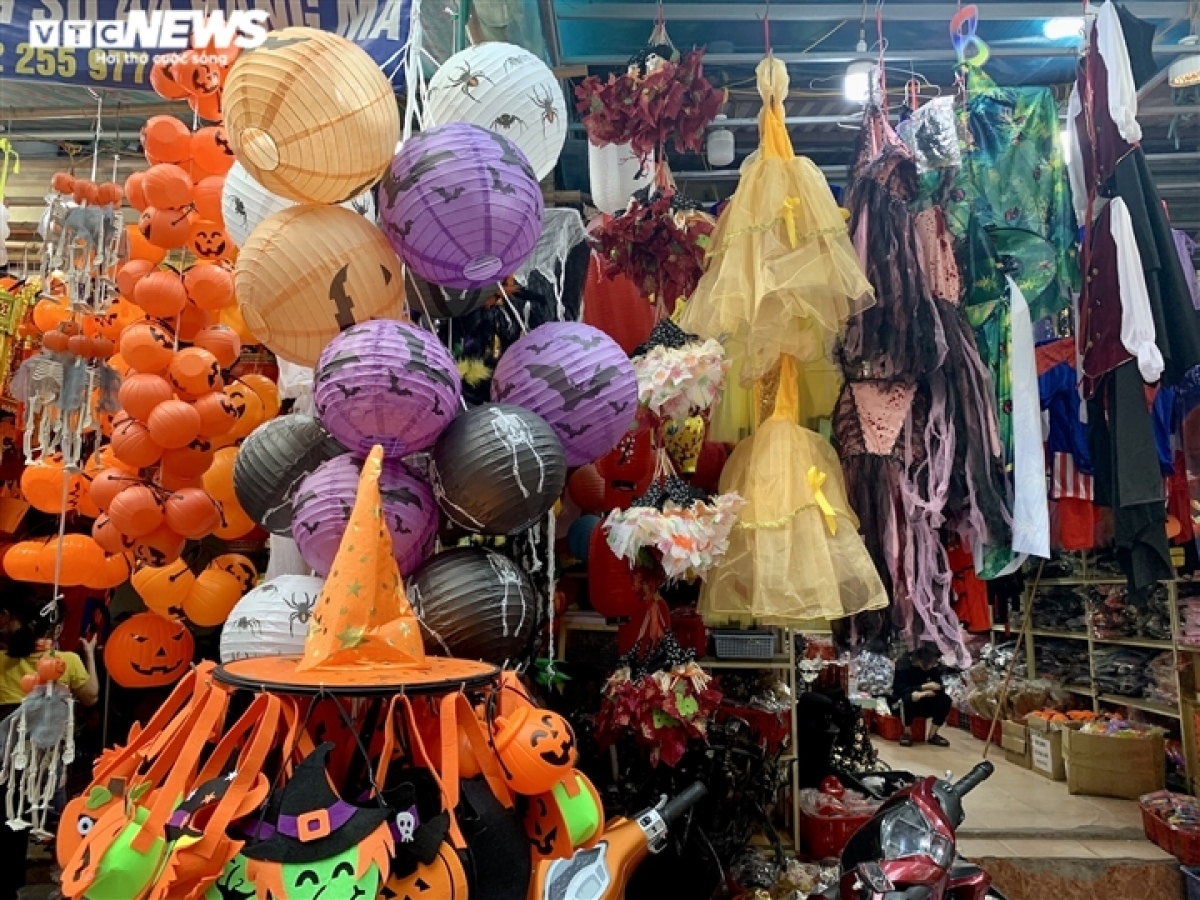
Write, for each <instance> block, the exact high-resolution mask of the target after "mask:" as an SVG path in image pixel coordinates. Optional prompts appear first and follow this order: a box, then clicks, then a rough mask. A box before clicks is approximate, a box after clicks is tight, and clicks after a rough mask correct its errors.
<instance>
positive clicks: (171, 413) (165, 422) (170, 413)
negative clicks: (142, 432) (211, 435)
mask: <svg viewBox="0 0 1200 900" xmlns="http://www.w3.org/2000/svg"><path fill="white" fill-rule="evenodd" d="M146 427H147V428H149V430H150V437H152V438H153V439H154V443H156V444H158V445H159V446H160V447H162V448H163V449H164V450H178V449H179V448H180V447H186V446H187V445H188V444H189V443H191V442H192V441H194V440H195V439H196V438H197V437H198V436H199V435H200V413H198V412H196V410H194V409H192V404H190V403H186V402H184V401H183V400H168V401H167V402H166V403H160V404H159V405H158V406H156V407H155V408H154V411H153V412H151V413H150V420H149V421H148V422H147V423H146Z"/></svg>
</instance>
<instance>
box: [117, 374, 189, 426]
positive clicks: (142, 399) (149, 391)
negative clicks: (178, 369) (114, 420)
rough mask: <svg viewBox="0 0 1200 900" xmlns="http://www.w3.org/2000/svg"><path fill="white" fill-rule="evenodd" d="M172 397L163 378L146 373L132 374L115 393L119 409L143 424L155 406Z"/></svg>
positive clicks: (171, 392) (168, 386)
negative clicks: (119, 405)
mask: <svg viewBox="0 0 1200 900" xmlns="http://www.w3.org/2000/svg"><path fill="white" fill-rule="evenodd" d="M174 397H175V392H174V391H173V390H172V389H171V385H170V383H169V382H168V381H167V380H166V379H165V378H163V377H162V376H161V375H151V374H150V373H148V372H134V373H133V374H132V375H130V376H129V377H128V378H126V379H125V380H124V381H123V382H121V389H120V391H118V392H117V401H118V402H119V403H120V404H121V409H123V410H125V412H127V413H129V415H131V416H133V418H135V419H137V420H138V421H139V422H141V423H143V424H145V423H146V421H147V420H148V419H149V418H150V413H152V412H153V411H154V408H155V407H156V406H158V405H159V404H160V403H166V402H167V401H168V400H171V399H174Z"/></svg>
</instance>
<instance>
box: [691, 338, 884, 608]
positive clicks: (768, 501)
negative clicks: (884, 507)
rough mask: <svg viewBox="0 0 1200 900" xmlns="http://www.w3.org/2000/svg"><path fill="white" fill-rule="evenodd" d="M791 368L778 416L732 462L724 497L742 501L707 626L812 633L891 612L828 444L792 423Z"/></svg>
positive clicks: (704, 597)
mask: <svg viewBox="0 0 1200 900" xmlns="http://www.w3.org/2000/svg"><path fill="white" fill-rule="evenodd" d="M796 383H797V377H796V369H795V362H794V361H793V360H792V358H791V357H790V356H786V355H785V356H784V357H783V358H782V360H781V365H780V372H779V388H778V390H777V392H776V394H775V405H774V412H773V413H772V414H771V416H770V417H769V418H767V419H766V421H764V422H763V423H762V424H761V425H759V427H758V430H757V431H756V432H755V433H754V434H753V435H752V436H751V437H748V438H746V439H745V440H744V441H742V442H741V443H740V444H738V446H737V448H736V449H735V450H734V451H733V454H732V455H731V456H730V457H729V462H728V463H726V465H725V470H724V471H723V472H722V474H721V493H722V494H724V493H726V492H729V491H736V492H737V493H739V494H741V495H742V497H743V498H745V500H746V505H745V506H744V507H743V509H742V511H741V513H740V514H739V516H738V521H737V524H736V525H734V527H733V531H732V532H731V534H730V537H729V551H728V552H727V553H726V555H725V558H724V560H723V561H722V562H721V563H720V564H719V565H718V566H716V567H715V568H713V569H712V570H710V571H709V573H708V576H707V578H706V579H705V582H704V590H703V592H702V593H701V596H700V612H701V614H702V615H703V616H704V617H705V618H706V619H708V620H709V621H712V622H721V621H729V620H731V619H732V620H735V621H749V620H754V621H757V622H759V623H761V624H768V625H779V626H783V627H790V628H801V627H805V626H811V625H813V624H814V623H816V622H819V621H821V620H829V619H838V618H842V617H844V616H849V615H853V614H855V613H859V612H863V611H866V610H872V609H882V608H884V607H885V606H887V604H888V597H887V592H886V591H885V590H884V587H883V582H882V581H880V579H879V573H878V572H877V571H876V569H875V565H874V563H872V561H871V557H870V555H869V554H868V553H867V549H866V547H865V546H864V544H863V541H862V538H861V537H859V534H858V519H857V517H856V516H855V515H854V512H853V511H852V510H851V509H850V504H849V503H848V502H847V500H846V488H845V485H844V483H843V481H842V464H841V462H839V460H838V457H837V453H835V452H834V449H833V447H832V446H831V445H830V444H829V442H828V441H827V440H825V439H824V438H823V437H821V436H820V435H819V434H817V433H816V432H813V431H809V430H808V429H807V428H803V427H801V426H800V425H798V424H797V423H796V411H797V406H798V398H797V391H796Z"/></svg>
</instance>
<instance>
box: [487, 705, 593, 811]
mask: <svg viewBox="0 0 1200 900" xmlns="http://www.w3.org/2000/svg"><path fill="white" fill-rule="evenodd" d="M494 737H495V747H496V752H497V753H498V754H499V756H500V761H501V762H502V763H503V769H504V777H505V780H506V781H507V782H508V786H509V787H510V788H512V789H513V790H514V791H515V792H516V793H518V794H526V795H528V796H533V795H534V794H542V793H545V792H546V791H549V790H550V789H551V788H553V787H554V785H556V784H558V783H559V782H560V781H562V780H563V779H564V778H566V777H567V776H569V775H570V774H571V771H572V770H573V769H574V768H575V763H576V760H577V759H578V753H577V752H576V749H575V732H573V731H572V730H571V726H570V725H569V724H568V723H567V720H566V719H564V718H563V717H562V716H560V715H559V714H558V713H555V712H551V711H550V710H547V709H538V708H537V707H522V708H519V709H517V710H516V712H514V713H513V714H512V715H511V716H509V717H507V718H506V717H503V716H502V717H499V718H497V719H496V726H495V735H494Z"/></svg>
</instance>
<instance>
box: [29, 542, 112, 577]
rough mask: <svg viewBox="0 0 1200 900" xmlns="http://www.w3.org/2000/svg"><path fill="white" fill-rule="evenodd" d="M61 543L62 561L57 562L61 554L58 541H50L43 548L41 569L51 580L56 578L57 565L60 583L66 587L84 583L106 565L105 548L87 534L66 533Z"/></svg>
mask: <svg viewBox="0 0 1200 900" xmlns="http://www.w3.org/2000/svg"><path fill="white" fill-rule="evenodd" d="M61 544H62V546H61V556H62V560H61V562H56V560H57V557H58V556H59V554H60V548H59V542H58V541H50V542H49V543H47V544H46V545H45V546H44V547H43V548H42V560H41V565H40V569H41V572H42V574H43V576H44V577H46V578H48V579H49V580H51V581H53V580H54V573H55V566H56V565H57V566H58V583H59V584H61V585H65V586H66V587H77V586H78V585H81V584H83V583H84V581H86V580H87V577H88V575H90V574H91V573H92V572H95V571H96V570H97V569H99V568H100V567H101V566H103V565H104V557H105V553H104V550H103V549H101V547H100V545H99V544H97V543H96V542H95V541H94V540H93V539H92V538H90V537H88V536H87V535H86V534H64V535H63V536H62V542H61Z"/></svg>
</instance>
